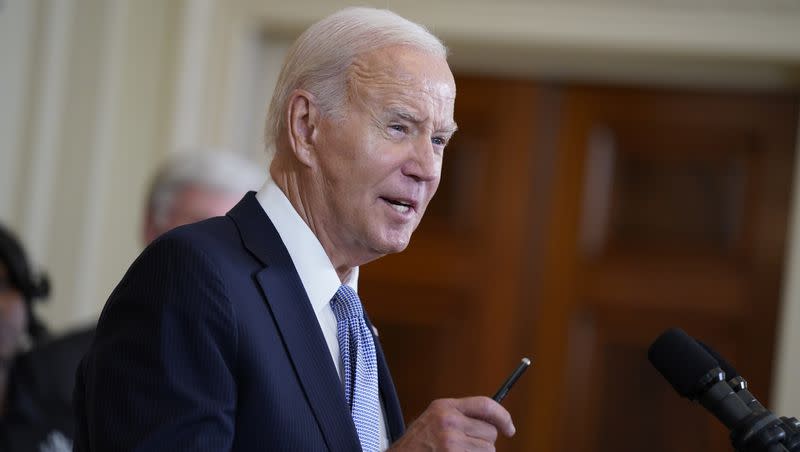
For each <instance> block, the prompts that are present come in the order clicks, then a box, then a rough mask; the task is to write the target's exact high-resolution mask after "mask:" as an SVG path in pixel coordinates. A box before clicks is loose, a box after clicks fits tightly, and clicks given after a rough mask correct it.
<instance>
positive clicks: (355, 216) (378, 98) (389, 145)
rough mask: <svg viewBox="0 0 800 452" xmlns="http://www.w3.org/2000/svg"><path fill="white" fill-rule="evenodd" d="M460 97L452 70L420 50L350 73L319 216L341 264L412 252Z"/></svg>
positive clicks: (326, 161)
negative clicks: (409, 248)
mask: <svg viewBox="0 0 800 452" xmlns="http://www.w3.org/2000/svg"><path fill="white" fill-rule="evenodd" d="M455 96H456V88H455V81H454V80H453V75H452V74H451V72H450V69H449V67H448V66H447V62H446V61H445V60H444V59H442V58H438V57H435V56H432V55H430V54H427V53H424V52H421V51H419V50H416V49H412V48H409V47H405V46H397V47H389V48H385V49H380V50H377V51H374V52H370V53H367V54H365V55H362V56H361V57H359V58H358V59H357V60H356V61H355V62H354V64H353V65H352V66H351V68H350V74H349V91H348V101H347V102H348V104H347V106H346V108H345V113H344V117H343V118H341V117H335V116H334V117H330V118H324V119H323V120H322V121H321V126H320V130H319V135H318V136H319V140H318V142H317V143H318V146H317V152H316V155H317V157H316V158H317V161H318V168H319V171H317V172H316V177H317V180H316V181H315V182H316V186H317V187H318V188H320V189H321V190H323V194H322V196H321V199H322V200H323V202H324V203H325V204H326V205H323V206H316V208H315V209H314V212H323V214H322V215H316V216H315V215H314V214H313V213H312V216H311V218H310V221H311V223H312V224H313V226H312V227H313V229H314V230H315V231H316V232H317V233H318V234H317V235H318V236H319V235H320V232H321V233H322V234H323V235H324V236H323V237H320V238H321V241H322V243H323V244H326V243H327V244H329V246H326V249H327V250H328V252H329V253H330V252H331V251H330V249H331V246H330V245H332V249H333V250H334V253H336V254H338V256H331V257H332V258H334V260H335V261H336V260H338V261H342V262H346V263H348V264H350V265H359V264H361V263H365V262H368V261H370V260H373V259H376V258H378V257H380V256H382V255H385V254H388V253H394V252H398V251H402V250H403V249H404V248H405V247H406V246H407V245H408V243H409V241H410V239H411V234H412V233H413V232H414V230H415V229H416V227H417V225H418V224H419V222H420V220H421V219H422V216H423V214H424V213H425V208H426V207H427V206H428V202H429V201H430V200H431V198H432V197H433V194H434V193H435V192H436V188H437V187H438V186H439V179H440V175H441V169H442V157H443V153H444V148H445V145H446V144H447V142H448V140H449V139H450V137H451V136H452V134H453V132H455V129H456V126H455V123H454V121H453V107H454V103H455ZM335 264H336V262H335Z"/></svg>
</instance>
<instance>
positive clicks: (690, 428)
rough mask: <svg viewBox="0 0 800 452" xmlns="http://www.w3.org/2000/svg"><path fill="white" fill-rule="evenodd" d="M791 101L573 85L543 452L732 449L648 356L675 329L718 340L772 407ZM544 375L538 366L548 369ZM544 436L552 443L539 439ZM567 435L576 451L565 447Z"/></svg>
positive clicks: (551, 304)
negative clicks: (657, 339) (657, 341)
mask: <svg viewBox="0 0 800 452" xmlns="http://www.w3.org/2000/svg"><path fill="white" fill-rule="evenodd" d="M796 106H797V98H795V97H792V96H772V95H764V94H761V95H746V94H735V93H696V92H686V91H666V90H647V89H631V88H603V87H572V88H569V89H568V90H567V93H566V95H565V100H564V107H563V116H562V120H561V127H560V133H559V144H558V154H559V162H558V164H557V165H556V172H557V174H558V175H557V182H556V187H555V189H554V193H555V200H554V202H553V209H552V211H551V214H550V216H549V220H550V222H551V223H550V229H549V230H548V232H547V235H548V243H549V244H550V248H549V251H548V257H547V258H546V261H547V262H549V263H550V264H551V265H547V266H546V272H545V274H544V275H543V276H544V279H543V281H542V286H541V287H542V290H543V292H542V299H543V300H545V302H544V303H543V304H542V306H541V311H540V312H539V313H538V315H537V318H536V320H537V322H538V325H539V327H538V328H537V329H536V331H535V332H534V344H535V345H536V347H537V356H538V357H539V358H540V361H542V360H545V361H547V362H548V364H550V366H552V367H548V370H547V372H544V371H543V372H541V373H540V375H542V379H543V380H544V381H540V382H539V385H538V387H537V390H536V394H538V395H541V392H542V391H541V389H542V388H543V387H547V388H549V390H550V391H549V392H548V393H547V394H546V395H545V396H544V398H545V400H542V397H538V396H537V395H534V396H533V398H532V399H531V403H530V406H531V407H532V409H533V411H534V413H535V414H534V416H533V419H534V422H533V424H532V425H533V426H534V427H536V426H546V428H545V429H542V430H540V434H542V435H543V437H542V438H541V441H542V442H541V443H539V444H540V448H538V449H536V450H571V451H598V452H599V451H608V452H611V451H614V452H625V451H631V452H634V451H651V452H661V451H664V452H667V451H674V452H678V451H680V452H692V451H697V452H701V451H728V450H730V446H729V445H728V439H727V432H726V431H725V430H724V428H723V427H722V426H721V425H720V424H719V422H718V421H716V420H715V419H713V418H712V416H710V415H709V414H707V413H706V412H705V411H704V410H703V409H702V408H701V407H700V406H698V405H694V404H690V403H689V402H688V401H686V400H683V399H680V398H679V397H678V396H677V394H675V393H674V391H673V390H672V388H671V387H670V386H669V385H667V384H666V383H665V382H664V381H663V380H662V378H661V377H660V376H659V375H658V374H657V373H656V372H655V371H654V370H653V369H652V368H651V366H650V365H649V363H648V362H647V360H646V350H647V347H648V346H649V344H650V343H651V342H652V340H653V339H654V338H655V337H656V336H657V335H658V334H659V333H660V332H661V331H662V330H664V329H666V328H667V327H670V326H680V327H682V328H684V329H685V330H687V332H689V334H692V335H695V336H697V337H700V338H702V339H704V340H705V341H706V342H707V343H709V344H713V346H714V347H715V348H717V349H718V350H719V351H720V352H721V353H722V354H723V355H724V356H726V357H728V359H729V360H731V361H732V362H734V363H735V365H736V366H737V367H738V368H739V371H740V372H741V374H742V375H744V376H745V377H746V378H748V379H749V380H750V382H751V384H752V388H753V390H754V393H755V394H756V395H757V396H758V397H760V399H761V400H762V401H764V402H767V401H768V400H769V384H770V381H771V366H772V356H773V340H774V335H775V325H776V315H777V312H778V311H777V308H778V301H779V295H780V294H779V291H780V281H781V276H782V268H783V261H784V247H785V237H786V225H787V214H788V209H789V193H790V186H791V181H792V168H793V166H794V165H793V148H794V136H795V130H796V125H797V110H796ZM542 367H544V366H542ZM545 438H549V439H545ZM565 438H569V442H570V444H569V447H565V445H564V443H563V441H564V439H565Z"/></svg>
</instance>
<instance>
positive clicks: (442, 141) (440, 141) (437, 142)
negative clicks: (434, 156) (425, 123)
mask: <svg viewBox="0 0 800 452" xmlns="http://www.w3.org/2000/svg"><path fill="white" fill-rule="evenodd" d="M431 143H433V144H434V146H441V147H445V146H446V145H447V139H446V138H443V137H433V138H431Z"/></svg>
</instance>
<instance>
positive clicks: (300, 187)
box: [270, 155, 357, 282]
mask: <svg viewBox="0 0 800 452" xmlns="http://www.w3.org/2000/svg"><path fill="white" fill-rule="evenodd" d="M270 176H272V180H273V181H274V182H275V185H277V186H278V188H280V189H281V191H282V192H283V193H284V195H286V198H287V199H288V200H289V202H290V203H291V204H292V207H294V210H295V211H296V212H297V214H298V215H300V218H302V219H303V221H304V222H305V223H306V225H308V227H309V229H311V232H312V233H313V234H314V235H315V236H316V237H317V240H319V242H320V244H321V245H322V248H323V249H324V250H325V254H326V255H327V256H328V259H330V261H331V264H332V265H333V268H334V269H335V270H336V274H337V275H338V276H339V280H340V281H341V282H344V281H345V280H346V279H347V277H348V276H349V275H350V273H351V272H352V270H353V267H355V266H356V265H357V264H352V263H351V262H352V260H351V259H347V258H346V257H344V256H346V255H345V254H344V253H338V252H337V251H336V250H337V247H336V246H335V245H334V244H333V241H332V240H331V239H330V237H329V236H328V234H326V232H325V228H324V225H323V223H322V221H316V220H317V218H316V217H315V215H314V214H315V211H314V209H313V208H312V206H313V205H314V199H313V198H314V193H315V192H314V191H313V190H312V189H311V187H312V184H313V181H308V180H307V179H306V178H304V177H302V173H301V172H300V171H298V170H297V169H295V168H293V167H292V166H290V165H287V164H285V163H283V162H282V159H278V155H276V156H275V160H273V162H272V165H271V166H270Z"/></svg>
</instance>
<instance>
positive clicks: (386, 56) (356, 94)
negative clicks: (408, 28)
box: [347, 46, 456, 121]
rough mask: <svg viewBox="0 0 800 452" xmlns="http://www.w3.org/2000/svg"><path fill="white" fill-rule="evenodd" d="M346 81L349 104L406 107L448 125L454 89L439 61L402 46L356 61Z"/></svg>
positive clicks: (363, 56)
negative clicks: (357, 102)
mask: <svg viewBox="0 0 800 452" xmlns="http://www.w3.org/2000/svg"><path fill="white" fill-rule="evenodd" d="M347 80H348V94H349V96H350V98H351V100H355V101H360V102H364V103H375V102H377V103H378V104H386V103H392V104H395V103H397V104H409V105H407V107H409V108H419V109H425V110H429V109H432V110H433V111H430V112H428V113H431V114H435V115H436V116H441V115H444V116H447V118H441V117H440V118H437V119H438V120H445V121H452V113H453V106H454V104H455V95H456V88H455V81H454V79H453V74H452V73H451V72H450V68H449V67H448V65H447V62H446V61H445V60H444V59H443V58H440V57H437V56H434V55H432V54H429V53H426V52H423V51H420V50H417V49H413V48H409V47H403V46H396V47H388V48H384V49H379V50H375V51H372V52H368V53H365V54H362V55H360V56H359V57H357V58H356V59H355V60H354V61H353V64H352V65H351V66H350V68H349V71H348V77H347ZM387 106H388V105H387Z"/></svg>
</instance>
